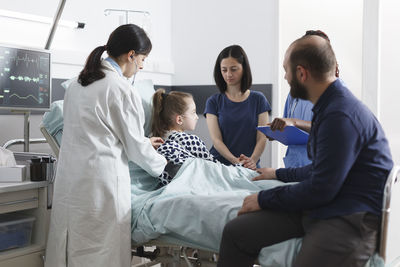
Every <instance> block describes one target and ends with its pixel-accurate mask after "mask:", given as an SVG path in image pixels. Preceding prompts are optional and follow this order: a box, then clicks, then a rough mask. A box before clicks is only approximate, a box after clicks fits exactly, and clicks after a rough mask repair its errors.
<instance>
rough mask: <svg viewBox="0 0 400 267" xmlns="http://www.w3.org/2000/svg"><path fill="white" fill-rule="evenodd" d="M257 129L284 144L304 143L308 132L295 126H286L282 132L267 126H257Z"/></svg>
mask: <svg viewBox="0 0 400 267" xmlns="http://www.w3.org/2000/svg"><path fill="white" fill-rule="evenodd" d="M257 130H259V131H261V132H262V133H263V134H265V135H266V136H267V137H270V138H273V139H275V140H277V141H279V142H281V143H282V144H284V145H305V144H307V141H308V133H307V132H305V131H303V130H300V129H299V128H297V127H295V126H286V127H285V128H284V129H283V131H282V132H281V131H279V130H276V131H272V130H271V127H269V126H258V127H257Z"/></svg>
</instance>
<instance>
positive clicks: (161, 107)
mask: <svg viewBox="0 0 400 267" xmlns="http://www.w3.org/2000/svg"><path fill="white" fill-rule="evenodd" d="M187 98H193V96H192V95H191V94H189V93H184V92H178V91H172V92H170V93H169V94H166V93H165V90H164V89H158V90H157V91H156V92H155V93H154V95H153V113H152V120H151V132H152V134H153V136H160V137H163V136H164V135H165V134H166V132H168V131H169V130H170V129H171V128H172V126H174V117H175V116H176V115H181V114H183V113H185V111H186V110H187V108H188V107H187V103H186V102H185V99H187Z"/></svg>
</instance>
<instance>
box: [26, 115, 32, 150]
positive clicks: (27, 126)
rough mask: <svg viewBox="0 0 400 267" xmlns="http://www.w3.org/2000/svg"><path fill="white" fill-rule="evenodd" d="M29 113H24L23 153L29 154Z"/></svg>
mask: <svg viewBox="0 0 400 267" xmlns="http://www.w3.org/2000/svg"><path fill="white" fill-rule="evenodd" d="M30 114H31V112H30V111H25V112H24V152H29V123H30V121H29V115H30Z"/></svg>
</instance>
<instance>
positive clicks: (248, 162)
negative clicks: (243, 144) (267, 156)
mask: <svg viewBox="0 0 400 267" xmlns="http://www.w3.org/2000/svg"><path fill="white" fill-rule="evenodd" d="M239 160H240V163H242V165H243V167H245V168H249V169H251V170H254V171H255V170H256V168H257V165H256V163H255V162H254V160H253V159H252V158H249V157H247V156H246V155H243V154H241V155H240V157H239Z"/></svg>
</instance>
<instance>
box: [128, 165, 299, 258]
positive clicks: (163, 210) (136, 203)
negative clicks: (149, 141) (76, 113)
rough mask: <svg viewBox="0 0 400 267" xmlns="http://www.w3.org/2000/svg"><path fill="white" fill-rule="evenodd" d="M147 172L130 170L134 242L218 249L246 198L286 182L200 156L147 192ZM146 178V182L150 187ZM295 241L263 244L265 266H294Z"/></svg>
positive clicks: (297, 242)
mask: <svg viewBox="0 0 400 267" xmlns="http://www.w3.org/2000/svg"><path fill="white" fill-rule="evenodd" d="M145 176H146V174H145V173H140V170H138V169H137V170H136V171H135V170H134V169H133V170H132V240H133V242H134V243H136V244H143V243H145V242H147V241H149V240H151V239H156V238H157V239H159V240H164V241H167V242H172V243H176V244H181V245H182V244H184V245H187V246H192V247H197V248H203V249H207V250H211V251H216V252H217V251H218V249H219V244H220V241H221V235H222V230H223V228H224V226H225V224H226V223H227V222H228V221H230V220H231V219H233V218H235V217H236V216H237V212H238V211H239V209H240V207H241V206H242V202H243V199H244V197H245V196H247V195H249V194H252V193H256V192H258V191H260V190H263V189H268V188H272V187H275V186H284V183H282V182H280V181H276V180H270V181H257V182H252V181H251V178H253V177H255V176H257V173H256V172H254V171H251V170H249V169H246V168H243V167H234V166H225V165H223V164H220V163H214V162H210V161H206V160H202V159H189V160H187V161H186V162H185V163H184V164H183V165H182V167H181V169H180V170H179V172H178V173H177V174H176V177H175V178H174V180H173V181H172V182H171V183H170V184H169V185H168V186H166V187H163V188H160V189H158V190H155V191H150V192H145V191H144V190H143V186H144V184H143V181H145V180H146V179H145ZM149 180H155V178H152V177H147V183H148V184H147V185H145V187H147V188H148V187H151V185H150V184H151V182H149ZM300 243H301V242H300V239H292V240H289V241H285V242H282V243H280V244H277V245H274V246H270V247H268V248H264V249H263V250H262V252H261V254H260V258H259V261H260V262H261V263H262V266H290V265H291V263H292V261H293V259H294V255H295V254H296V253H297V251H298V249H299V248H300Z"/></svg>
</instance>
